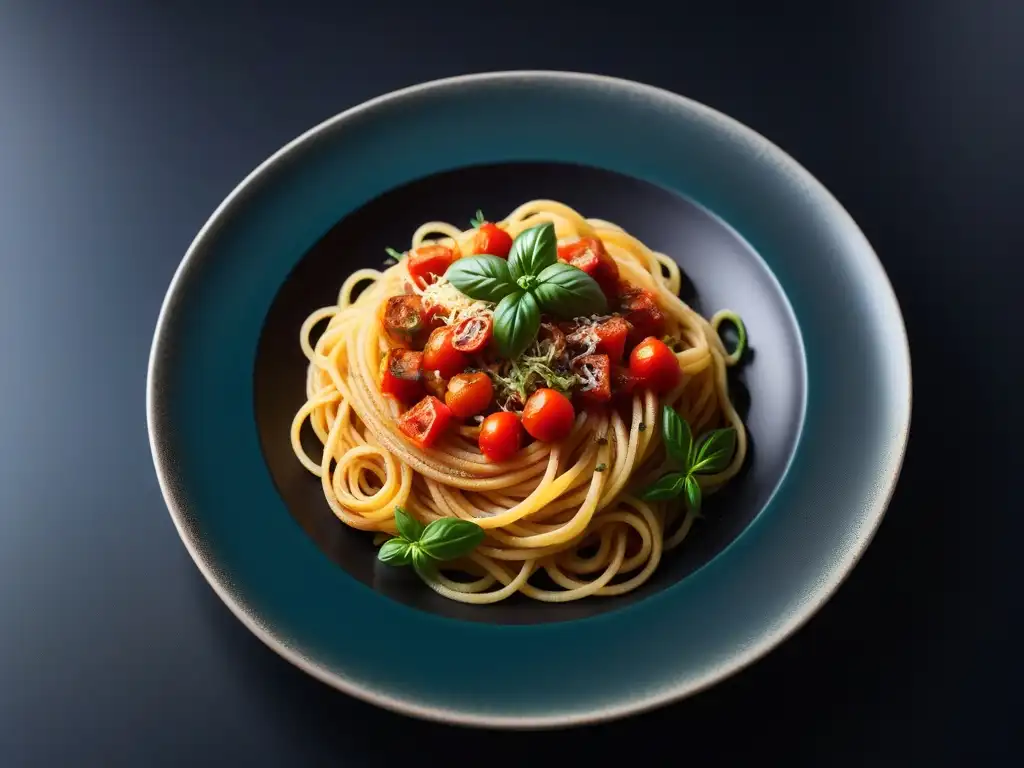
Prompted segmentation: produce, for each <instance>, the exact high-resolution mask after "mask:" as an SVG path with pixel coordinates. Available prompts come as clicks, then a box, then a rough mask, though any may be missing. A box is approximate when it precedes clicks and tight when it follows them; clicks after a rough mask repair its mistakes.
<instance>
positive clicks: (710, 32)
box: [0, 0, 1024, 766]
mask: <svg viewBox="0 0 1024 768" xmlns="http://www.w3.org/2000/svg"><path fill="white" fill-rule="evenodd" d="M761 5H762V4H760V3H746V4H744V3H740V2H725V1H724V0H722V1H720V2H717V3H715V4H714V10H711V9H709V7H707V6H708V4H688V3H682V2H677V3H673V4H671V7H669V6H665V8H666V9H667V10H658V11H657V12H655V11H648V10H642V9H641V8H642V6H643V4H640V3H637V2H628V3H619V4H617V5H616V6H615V8H616V10H613V11H599V10H593V9H592V10H590V11H586V10H582V4H581V9H580V10H577V11H570V10H561V8H563V7H564V6H559V5H558V4H552V3H547V2H546V3H541V4H531V5H528V6H520V5H518V4H517V5H512V4H504V3H491V4H485V3H481V2H476V3H472V4H470V3H465V4H462V5H461V7H456V4H452V3H416V4H410V5H409V7H408V8H407V9H402V8H401V7H400V6H398V5H396V4H390V3H383V2H369V0H366V1H365V2H363V3H360V4H358V5H356V4H350V3H344V2H335V3H330V4H325V5H324V8H322V9H315V8H314V7H313V6H312V5H311V4H306V3H301V2H287V3H277V4H276V5H273V6H271V5H267V4H263V3H212V4H209V5H208V4H206V3H177V4H171V3H167V4H158V3H145V2H138V3H127V2H125V3H103V2H71V1H68V2H63V3H58V2H38V3H31V2H27V1H26V2H14V3H12V2H0V393H2V396H3V400H2V406H0V765H4V766H22V765H47V766H49V765H60V766H65V765H67V766H70V765H111V766H113V765H117V766H120V765H131V766H137V765H207V764H209V765H213V764H224V765H236V764H237V765H247V766H262V765H285V764H323V765H337V764H342V765H345V764H353V765H370V764H386V765H391V764H396V765H397V764H420V765H425V764H433V763H435V762H441V761H444V762H448V761H450V760H452V759H465V760H471V761H474V762H478V763H481V764H487V765H489V764H491V763H498V764H504V763H505V762H506V761H507V762H509V763H514V764H520V765H521V764H522V763H524V762H529V763H539V762H542V758H543V757H545V756H552V755H554V753H555V751H556V750H565V751H567V752H568V754H566V755H564V756H562V757H561V760H562V761H563V762H564V761H565V760H570V761H573V762H578V763H581V764H582V763H587V762H589V763H592V764H598V763H599V762H600V761H601V760H603V759H609V758H610V757H611V753H610V752H609V749H610V748H611V746H612V745H618V746H620V747H621V748H623V749H624V753H623V759H634V760H638V761H645V762H649V761H653V760H654V753H655V752H656V751H657V750H659V749H663V750H667V752H668V754H667V755H666V758H665V759H666V761H667V760H671V763H672V764H705V763H708V762H711V761H714V762H715V763H716V764H723V765H731V764H752V763H754V761H757V762H758V763H761V762H763V761H765V762H767V763H768V764H774V763H779V764H786V765H790V766H794V765H866V764H870V765H899V766H906V765H929V766H932V765H949V764H971V765H993V764H1003V763H1009V762H1011V758H1012V755H1013V754H1016V753H1018V752H1020V751H1021V745H1020V744H1019V743H1014V739H1013V734H1014V728H1013V726H1015V725H1016V718H1015V717H1014V712H1015V711H1019V706H1017V704H1016V703H1015V702H1017V701H1018V699H1017V697H1016V695H1015V694H1017V693H1018V691H1019V688H1018V686H1019V684H1020V683H1021V664H1020V661H1019V654H1020V644H1019V634H1018V635H1017V636H1016V637H1015V636H1014V632H1012V631H1011V629H1012V627H1011V619H1013V618H1014V617H1016V618H1017V619H1018V621H1019V616H1020V606H1021V597H1020V592H1019V590H1018V587H1019V586H1020V583H1021V581H1022V580H1021V579H1020V576H1019V566H1018V563H1019V560H1020V557H1019V554H1018V550H1019V547H1020V546H1021V538H1020V536H1021V534H1022V533H1024V526H1022V523H1021V512H1022V504H1021V501H1020V494H1017V493H1011V490H1013V489H1011V482H1012V481H1013V480H1016V479H1017V478H1016V477H1015V476H1014V475H1011V472H1012V471H1014V470H1016V473H1017V475H1019V474H1020V469H1021V468H1022V467H1024V462H1022V454H1021V450H1020V447H1019V440H1018V439H1017V438H1016V436H1015V434H1014V429H1015V427H1019V425H1020V424H1021V405H1020V403H1021V399H1020V396H1019V391H1020V389H1021V383H1022V378H1024V377H1022V375H1021V363H1020V356H1019V353H1018V349H1017V347H1018V345H1019V344H1018V342H1016V341H1015V339H1016V338H1019V332H1020V331H1019V329H1020V319H1021V317H1022V314H1024V313H1022V312H1021V310H1020V304H1021V300H1020V298H1019V296H1018V294H1019V286H1020V284H1021V278H1022V277H1024V270H1022V267H1021V259H1022V258H1024V237H1022V234H1021V233H1022V226H1024V215H1022V213H1021V208H1022V204H1024V181H1022V170H1024V167H1022V159H1024V98H1022V84H1024V45H1022V39H1024V3H1020V2H1014V1H1013V0H1005V1H1004V2H998V1H997V0H972V1H971V2H965V1H957V0H932V1H930V2H926V1H922V2H900V1H898V0H892V1H891V2H861V3H854V2H850V3H825V2H822V3H816V4H808V5H807V6H806V7H804V6H798V5H793V4H786V5H787V8H788V10H787V11H786V12H769V11H767V10H764V9H760V10H758V9H759V8H760V6H761ZM764 5H769V4H764ZM771 5H775V4H771ZM172 6H173V8H174V9H173V10H172ZM427 6H429V8H428V7H427ZM627 9H628V10H627ZM514 68H550V69H574V70H589V71H594V72H599V73H607V74H614V75H619V76H624V77H628V78H632V79H637V80H642V81H646V82H649V83H652V84H655V85H659V86H663V87H666V88H669V89H672V90H675V91H678V92H680V93H683V94H686V95H688V96H691V97H693V98H696V99H698V100H700V101H703V102H705V103H707V104H709V105H711V106H713V107H716V108H718V109H720V110H723V111H725V112H727V113H729V114H731V115H733V116H734V117H736V118H738V119H739V120H741V121H743V122H745V123H747V124H748V125H750V126H752V127H753V128H755V129H756V130H758V131H760V132H761V133H763V134H764V135H766V136H767V137H768V138H769V139H772V140H773V141H775V142H776V143H778V144H779V145H781V146H782V147H783V148H784V149H785V150H787V151H788V152H790V153H791V154H792V155H794V156H795V157H796V159H797V160H798V161H800V162H801V163H803V164H804V165H805V166H806V167H807V168H808V169H809V170H810V171H811V172H812V173H813V174H815V175H816V176H817V177H818V178H819V179H820V180H821V181H822V182H823V183H824V184H825V185H826V186H828V187H829V188H830V189H831V190H832V191H833V192H834V193H835V194H836V196H837V197H838V198H839V200H840V201H841V202H842V203H843V204H844V205H845V206H846V207H847V208H848V209H849V211H850V212H851V213H852V215H853V216H854V218H855V219H856V220H857V221H858V222H859V223H860V225H861V226H862V228H863V229H864V231H865V232H866V234H867V236H868V238H869V239H870V240H871V242H872V243H873V244H874V246H875V248H876V250H877V251H878V253H879V256H880V257H881V259H882V261H883V263H884V264H885V267H886V269H887V270H888V273H889V275H890V277H891V279H892V281H893V284H894V286H895V289H896V292H897V295H898V296H899V299H900V301H901V304H902V307H903V311H904V313H905V317H906V321H907V327H908V332H909V335H910V343H911V351H912V355H913V363H914V385H915V393H914V397H915V401H914V417H913V426H912V437H911V441H910V448H909V452H908V454H907V458H906V463H905V466H904V471H903V476H902V479H901V481H900V485H899V487H898V489H897V492H896V494H895V497H894V499H893V502H892V506H891V508H890V511H889V514H888V516H887V517H886V519H885V521H884V523H883V525H882V527H881V530H880V531H879V534H878V536H877V538H876V539H875V542H874V543H873V544H872V546H871V548H870V549H869V551H868V552H867V554H866V555H865V557H864V558H863V560H862V561H861V563H860V565H859V566H858V567H857V569H856V570H855V572H854V573H853V575H852V576H851V577H850V579H849V580H848V581H847V583H846V584H845V585H844V586H843V587H842V588H841V590H840V591H839V593H838V594H837V595H836V596H835V598H834V599H833V600H832V601H831V602H830V603H829V604H828V605H827V606H826V607H825V608H824V609H823V610H822V611H821V612H820V614H818V616H817V617H815V618H814V619H813V620H812V621H811V622H810V623H809V624H808V625H807V626H806V627H805V628H804V629H802V630H801V631H800V632H799V633H798V634H797V635H796V636H795V637H793V638H792V639H790V640H789V641H787V642H786V643H785V644H783V645H782V646H781V647H780V648H779V649H777V650H776V651H775V652H773V653H772V654H770V655H769V656H768V657H767V658H765V659H764V660H762V661H760V662H759V663H757V664H756V665H754V666H753V667H752V668H750V669H749V670H747V671H745V672H743V673H741V674H740V675H738V676H736V677H734V678H732V679H730V680H728V681H726V682H724V683H723V684H721V685H719V686H717V687H715V688H714V689H712V690H710V691H708V692H706V693H704V694H702V695H699V696H697V697H695V698H693V699H691V700H688V701H685V702H683V703H681V704H678V705H676V706H672V707H669V708H665V709H662V710H659V711H657V712H655V713H652V714H648V715H644V716H641V717H637V718H634V719H631V720H627V721H622V722H619V723H615V724H610V725H607V726H601V727H597V728H588V729H584V730H577V731H572V732H569V733H556V732H548V733H538V734H522V733H487V732H474V731H467V730H462V729H454V728H448V727H443V726H439V725H433V724H427V723H421V722H418V721H412V720H408V719H405V718H403V717H399V716H397V715H392V714H390V713H384V712H380V711H377V710H375V709H373V708H371V707H370V706H368V705H364V704H362V703H359V702H356V701H354V700H351V699H349V698H347V697H345V696H344V695H342V694H339V693H337V692H335V691H333V690H332V689H329V688H328V687H326V686H324V685H323V684H321V683H319V682H317V681H315V680H313V679H312V678H308V677H306V676H305V675H304V674H303V673H301V672H299V671H297V670H295V669H293V668H292V667H291V666H290V665H289V664H288V663H287V662H285V661H283V660H281V659H279V658H278V657H277V656H276V655H275V654H273V653H272V652H271V651H270V650H268V649H266V648H265V647H264V646H263V645H262V644H261V643H260V642H259V641H258V640H256V639H255V638H254V637H252V636H251V635H250V634H249V632H248V631H247V630H246V629H245V628H244V627H243V626H242V625H241V624H240V623H239V622H238V621H237V620H235V619H234V618H233V617H232V616H231V615H230V614H229V612H228V611H227V609H226V608H224V606H223V605H222V604H221V603H220V601H219V600H218V599H217V598H216V596H215V595H214V594H213V592H212V590H211V589H210V588H209V587H208V586H207V585H206V583H205V581H204V580H203V579H202V577H201V576H200V574H199V572H198V571H197V570H196V569H195V567H194V566H193V564H192V562H191V560H190V558H189V556H188V554H187V553H186V551H185V549H184V547H183V546H182V545H181V543H180V541H179V540H178V537H177V536H176V534H175V531H174V528H173V526H172V524H171V521H170V518H169V516H168V514H167V512H166V509H165V507H164V503H163V500H162V498H161V495H160V492H159V489H158V487H157V483H156V480H155V476H154V473H153V469H152V463H151V460H150V455H149V448H148V444H147V439H146V427H145V410H144V387H145V367H146V361H147V355H148V351H149V344H150V340H151V334H152V331H153V327H154V324H155V321H156V316H157V312H158V309H159V305H160V301H161V299H162V298H163V294H164V291H165V289H166V288H167V285H168V283H169V281H170V278H171V275H172V273H173V271H174V268H175V267H176V265H177V263H178V261H179V259H180V257H181V256H182V254H183V253H184V251H185V249H186V248H187V246H188V244H189V242H190V241H191V239H192V237H193V236H194V235H195V233H196V232H197V231H198V229H199V228H200V226H201V225H202V223H203V222H204V221H205V219H206V217H207V216H208V215H209V214H210V212H212V210H213V209H214V207H215V206H216V205H217V204H218V203H219V202H220V201H221V199H222V198H223V197H224V196H225V195H226V194H227V193H228V192H229V191H230V190H231V189H232V188H233V187H234V185H235V184H236V183H237V182H238V181H240V180H241V179H242V178H243V177H244V176H245V175H246V174H247V173H248V172H249V170H251V169H252V168H253V167H254V166H255V165H257V164H258V163H259V162H260V161H261V160H263V159H264V158H265V157H266V156H267V155H269V154H270V153H271V152H273V151H274V150H276V149H277V148H278V147H279V146H280V145H282V144H283V143H285V142H286V141H288V140H290V139H291V138H293V137H294V136H296V135H297V134H299V133H301V132H302V131H304V130H305V129H307V128H309V127H311V126H312V125H314V124H316V123H317V122H319V121H321V120H323V119H324V118H327V117H329V116H330V115H332V114H334V113H336V112H338V111H340V110H342V109H344V108H346V107H348V106H351V105H354V104H356V103H357V102H360V101H362V100H364V99H366V98H369V97H371V96H375V95H377V94H379V93H382V92H385V91H388V90H391V89H393V88H397V87H400V86H404V85H409V84H412V83H414V82H418V81H422V80H427V79H432V78H435V77H440V76H446V75H453V74H459V73H465V72H471V71H484V70H494V69H514ZM1016 731H1017V732H1018V733H1019V732H1020V729H1019V728H1017V729H1016ZM1018 741H1019V740H1018ZM625 750H628V751H625ZM626 755H629V756H630V757H628V758H626V757H625V756H626ZM1018 759H1019V754H1018Z"/></svg>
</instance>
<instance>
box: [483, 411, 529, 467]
mask: <svg viewBox="0 0 1024 768" xmlns="http://www.w3.org/2000/svg"><path fill="white" fill-rule="evenodd" d="M522 442H523V428H522V426H521V425H520V424H519V419H518V418H516V415H515V414H514V413H509V412H508V411H498V412H497V413H492V414H491V415H490V416H488V417H487V418H486V419H484V423H483V424H481V425H480V436H479V437H478V438H477V443H478V444H479V446H480V452H481V453H483V455H484V456H485V457H486V458H487V460H488V461H494V462H498V461H507V460H508V459H511V458H512V457H513V456H515V455H516V453H518V451H519V447H520V446H521V445H522Z"/></svg>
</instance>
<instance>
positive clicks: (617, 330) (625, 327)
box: [594, 315, 632, 362]
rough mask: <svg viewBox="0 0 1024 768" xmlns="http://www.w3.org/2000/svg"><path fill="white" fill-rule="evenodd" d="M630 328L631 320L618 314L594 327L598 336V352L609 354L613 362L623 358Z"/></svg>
mask: <svg viewBox="0 0 1024 768" xmlns="http://www.w3.org/2000/svg"><path fill="white" fill-rule="evenodd" d="M630 330H632V326H630V324H629V322H628V321H627V320H624V319H623V318H621V317H619V316H618V315H616V316H614V317H612V318H611V319H609V320H605V321H604V322H603V323H601V324H600V325H598V326H597V328H595V329H594V332H595V333H596V334H597V338H598V342H597V351H598V353H600V354H602V355H608V357H609V359H611V360H612V361H613V362H618V361H619V360H621V359H622V356H623V355H624V354H625V353H626V338H627V337H628V336H629V332H630Z"/></svg>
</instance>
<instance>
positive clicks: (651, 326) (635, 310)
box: [620, 283, 665, 347]
mask: <svg viewBox="0 0 1024 768" xmlns="http://www.w3.org/2000/svg"><path fill="white" fill-rule="evenodd" d="M620 307H621V308H622V315H623V317H625V318H626V320H628V321H629V324H630V325H632V326H633V329H632V330H631V331H630V332H629V335H628V336H627V338H626V343H627V345H628V346H630V347H634V346H636V345H637V344H639V343H640V341H641V340H643V339H646V338H647V337H648V336H656V337H658V338H660V337H661V336H662V335H664V333H665V315H664V313H662V311H661V308H660V307H659V306H658V302H657V301H655V299H654V294H652V293H651V292H650V291H646V290H644V289H643V288H636V287H634V286H631V285H627V284H626V283H623V290H622V299H621V302H620Z"/></svg>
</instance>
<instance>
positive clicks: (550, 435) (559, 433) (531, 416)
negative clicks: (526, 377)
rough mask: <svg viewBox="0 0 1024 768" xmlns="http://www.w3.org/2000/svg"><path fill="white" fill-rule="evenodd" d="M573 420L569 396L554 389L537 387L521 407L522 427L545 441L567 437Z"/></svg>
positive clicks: (573, 415)
mask: <svg viewBox="0 0 1024 768" xmlns="http://www.w3.org/2000/svg"><path fill="white" fill-rule="evenodd" d="M575 421H576V411H575V410H573V407H572V403H570V402H569V398H567V397H566V396H565V395H563V394H562V393H561V392H559V391H558V390H555V389H547V388H545V389H538V390H537V391H536V392H534V393H533V394H532V395H530V397H529V399H528V400H527V401H526V407H525V408H523V427H524V428H525V429H526V431H527V432H529V433H530V436H531V437H533V438H534V439H536V440H540V441H542V442H545V443H554V442H558V441H559V440H562V439H564V438H566V437H568V436H569V433H570V432H572V425H573V423H574V422H575Z"/></svg>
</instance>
